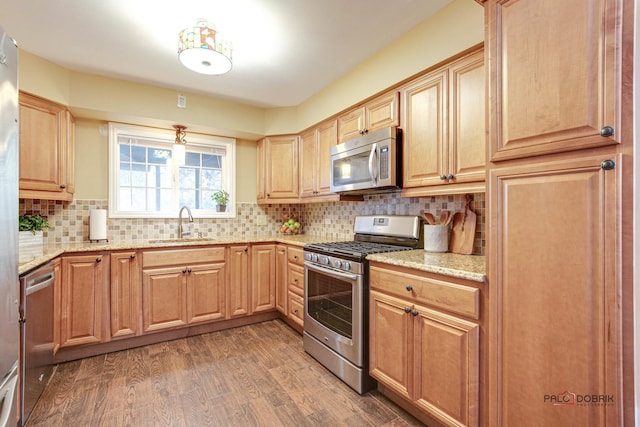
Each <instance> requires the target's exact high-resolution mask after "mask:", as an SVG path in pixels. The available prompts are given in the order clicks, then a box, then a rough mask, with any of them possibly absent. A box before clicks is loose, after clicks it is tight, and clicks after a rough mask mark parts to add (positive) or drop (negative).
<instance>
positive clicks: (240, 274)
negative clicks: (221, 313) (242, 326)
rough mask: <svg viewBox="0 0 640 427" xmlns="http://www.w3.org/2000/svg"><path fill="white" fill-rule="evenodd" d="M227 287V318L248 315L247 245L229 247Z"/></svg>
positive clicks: (248, 278) (248, 276)
mask: <svg viewBox="0 0 640 427" xmlns="http://www.w3.org/2000/svg"><path fill="white" fill-rule="evenodd" d="M228 260H229V286H228V288H227V313H228V316H229V317H239V316H246V315H247V314H249V285H250V281H249V280H250V275H249V245H240V246H230V247H229V257H228Z"/></svg>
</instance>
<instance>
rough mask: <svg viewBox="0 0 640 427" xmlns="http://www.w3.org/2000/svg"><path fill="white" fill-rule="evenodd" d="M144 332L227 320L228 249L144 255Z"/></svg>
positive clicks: (198, 249) (181, 250) (202, 249)
mask: <svg viewBox="0 0 640 427" xmlns="http://www.w3.org/2000/svg"><path fill="white" fill-rule="evenodd" d="M142 256H143V261H142V268H143V269H142V317H143V322H142V324H143V331H144V332H145V333H146V332H153V331H158V330H164V329H169V328H175V327H180V326H184V325H187V324H194V323H199V322H205V321H213V320H218V319H223V318H224V317H225V307H226V306H225V301H226V300H225V288H226V272H225V248H224V247H207V248H196V249H169V250H160V251H145V252H143V254H142Z"/></svg>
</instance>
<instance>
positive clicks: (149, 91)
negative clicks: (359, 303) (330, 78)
mask: <svg viewBox="0 0 640 427" xmlns="http://www.w3.org/2000/svg"><path fill="white" fill-rule="evenodd" d="M485 7H487V6H485ZM492 10H493V9H492ZM485 12H486V10H483V8H482V7H481V6H480V5H478V4H477V3H475V2H473V1H454V2H452V3H451V4H449V5H448V6H447V7H445V8H444V9H442V10H441V11H440V12H439V14H438V15H437V16H436V17H434V18H433V19H432V20H429V21H428V22H425V23H424V24H423V25H421V26H420V27H419V28H418V30H416V31H415V32H411V33H410V34H408V35H407V36H405V38H404V39H402V40H399V41H397V42H396V43H397V44H396V45H392V46H390V47H389V48H388V49H385V50H384V51H382V52H380V53H379V54H377V55H376V56H374V57H373V58H372V59H371V60H370V62H369V63H368V64H367V65H369V66H368V67H363V69H362V70H358V69H356V70H354V71H353V72H352V73H349V74H348V75H346V76H345V77H343V78H342V79H340V80H339V81H337V82H336V83H335V84H333V85H330V86H329V87H327V88H325V89H324V90H323V91H321V92H319V93H318V94H317V95H315V96H313V97H312V98H311V99H310V100H309V101H305V102H303V103H302V104H300V105H299V106H298V107H296V108H292V109H275V110H268V111H267V112H266V114H265V113H264V110H262V109H260V108H253V107H248V106H246V105H233V107H234V108H233V109H234V111H237V110H241V113H240V114H239V115H238V116H236V115H231V113H230V110H231V109H230V108H225V107H228V106H229V104H225V103H224V102H222V101H220V102H219V101H217V100H208V99H206V98H204V97H199V96H198V95H189V97H188V98H189V105H190V106H191V105H194V104H195V105H201V104H203V105H204V106H205V107H206V108H210V114H208V115H207V118H206V119H200V118H193V117H188V116H186V115H187V114H188V110H189V109H187V110H186V111H182V110H176V109H175V107H173V106H174V105H175V101H174V100H175V96H176V92H175V91H173V90H165V89H158V88H155V87H150V86H145V85H142V84H137V83H131V82H122V81H115V80H111V79H107V78H103V77H98V76H95V75H86V74H82V73H77V72H70V71H68V70H65V69H63V68H61V67H58V66H55V65H54V64H52V63H50V62H47V61H44V60H42V59H41V58H38V57H37V56H34V55H29V54H25V55H22V56H21V58H20V60H21V70H20V73H21V74H20V85H21V88H22V89H24V90H27V91H30V92H33V93H36V94H38V95H39V96H42V97H43V98H47V99H51V100H53V101H56V102H59V103H61V104H63V105H69V107H70V110H71V111H72V113H73V115H74V117H75V120H76V126H75V139H76V146H75V149H76V156H75V159H76V167H75V172H76V176H75V179H76V189H75V194H74V197H73V201H71V202H70V203H59V202H48V201H43V200H42V199H36V200H33V201H31V200H30V199H23V201H22V202H21V203H22V205H21V207H20V211H21V212H24V211H29V212H38V211H39V212H43V213H46V214H47V216H48V217H49V218H50V219H51V220H52V223H53V224H54V225H53V227H52V228H51V230H50V231H49V232H48V236H47V239H53V241H49V242H47V244H51V243H53V244H58V245H62V246H64V245H69V244H78V243H79V242H81V241H85V240H86V239H87V237H88V234H89V233H88V211H89V210H90V209H91V208H92V207H97V208H105V207H107V199H108V197H107V193H108V190H107V189H108V183H107V182H108V173H109V172H108V164H107V162H106V161H102V162H95V161H94V159H107V158H108V150H107V149H108V145H107V143H106V140H107V138H106V135H102V134H101V133H100V127H101V126H102V125H104V123H105V121H109V120H114V121H118V117H123V116H124V117H129V119H128V120H130V121H133V122H136V123H140V122H146V121H147V120H151V121H153V122H155V123H159V124H161V125H162V126H163V127H166V128H170V127H171V125H172V124H174V123H175V122H176V121H184V122H188V123H194V126H193V127H192V126H190V128H194V131H197V129H198V126H205V122H206V126H210V127H214V128H220V127H223V126H233V127H234V128H235V130H236V131H237V138H238V139H237V144H236V150H237V153H236V154H237V160H238V164H242V165H243V168H242V174H243V176H242V179H240V177H239V178H238V179H237V182H236V185H237V202H236V209H237V214H236V218H235V219H230V220H225V221H224V223H222V221H216V222H215V223H213V224H212V223H211V222H210V221H207V220H202V219H198V218H196V219H195V224H194V226H193V227H194V229H195V230H196V231H197V232H201V233H202V234H203V236H213V235H215V236H223V237H225V238H226V237H228V236H230V235H234V234H235V233H236V232H237V231H236V230H238V229H239V228H241V229H246V228H250V231H247V232H246V234H245V236H250V235H252V234H256V233H265V232H268V231H269V230H274V229H277V227H278V226H279V224H280V222H281V221H282V216H283V215H284V214H288V212H289V209H293V210H295V211H296V212H297V213H298V214H299V215H300V217H301V218H302V223H303V227H304V229H305V233H306V234H305V235H306V236H312V235H327V237H329V238H330V239H331V240H342V239H349V238H351V237H352V235H353V229H352V225H353V224H352V221H353V217H354V216H355V215H356V214H357V215H361V214H365V215H366V214H369V215H379V214H395V215H405V214H406V215H415V214H420V213H421V212H422V211H432V212H437V211H439V210H442V209H451V210H455V211H459V210H461V209H462V208H463V206H464V203H465V199H464V194H457V195H452V196H449V195H448V194H447V193H446V192H444V193H442V195H435V196H428V197H411V196H410V197H402V196H401V195H400V194H397V193H392V194H386V195H375V196H365V200H364V201H362V202H357V201H343V202H320V203H310V204H306V203H294V204H293V205H289V204H286V205H285V204H276V203H273V204H266V205H265V204H259V203H256V199H255V196H256V194H257V193H258V191H256V182H257V181H258V176H257V172H256V173H254V172H253V171H254V170H256V171H258V170H259V165H258V164H257V156H256V147H255V142H254V141H255V140H256V139H257V138H259V137H261V136H264V135H281V134H291V133H292V132H294V133H295V132H299V131H300V130H301V129H306V128H308V127H309V126H312V125H314V124H315V123H318V122H319V121H322V120H324V119H325V118H327V117H330V116H332V115H334V114H336V113H337V112H338V111H343V110H345V109H348V107H349V106H352V105H357V104H359V103H360V102H361V101H362V100H366V99H369V98H371V97H372V96H373V95H375V94H377V93H379V92H381V91H384V90H385V89H386V88H388V87H391V86H393V85H394V84H396V83H397V82H401V81H404V80H405V79H407V78H409V77H411V76H413V75H415V74H417V73H419V72H421V71H422V70H425V69H429V68H431V67H433V66H434V65H435V64H440V63H441V62H443V61H446V60H447V59H449V58H451V57H454V56H455V55H457V54H459V52H464V51H465V50H468V49H471V48H473V47H474V46H477V45H478V44H479V43H482V41H483V40H484V31H485V28H484V21H483V19H484V13H485ZM472 29H473V31H472ZM433 39H437V40H447V43H446V44H444V43H443V44H439V45H438V49H433V50H431V49H429V50H428V51H426V50H425V51H424V55H417V56H419V57H420V58H419V61H421V62H420V63H419V64H414V63H413V60H415V58H407V55H406V54H402V52H407V51H410V52H414V51H421V52H422V49H420V48H419V46H421V45H422V44H425V43H429V40H433ZM485 43H489V40H486V41H485ZM486 48H487V47H486V45H485V49H486ZM389 61H393V63H394V64H406V66H398V67H394V71H393V72H395V73H398V75H389V73H388V70H387V69H386V67H384V64H385V63H388V62H389ZM376 64H379V68H380V71H379V72H377V71H376V67H375V65H376ZM365 68H366V71H365ZM372 70H373V72H372ZM393 72H392V73H393ZM364 73H366V75H367V79H363V78H362V77H363V75H364ZM363 80H366V81H367V85H366V87H363V85H362V84H359V83H358V82H359V81H363ZM344 87H349V88H350V90H349V91H345V90H344ZM145 99H153V100H156V99H167V100H168V101H167V104H168V105H171V107H172V108H167V110H166V111H163V110H161V111H157V108H158V107H157V105H156V104H157V103H154V104H148V103H147V102H145V101H144V100H145ZM103 100H109V102H111V103H114V104H115V106H109V107H105V105H103V104H102V102H104V101H103ZM221 104H222V105H221ZM327 104H328V105H327ZM105 110H106V111H111V113H107V114H104V115H103V116H101V117H98V116H96V113H95V112H96V111H105ZM264 117H267V119H266V120H265V119H264ZM251 119H255V122H251ZM121 120H122V119H121ZM199 120H201V121H199ZM292 123H293V124H294V125H292ZM188 131H189V130H188ZM627 132H630V131H627ZM490 135H491V133H490ZM622 135H623V136H624V137H625V138H628V135H629V134H628V133H625V134H622ZM187 139H188V138H187ZM630 140H632V139H630ZM621 145H625V144H621ZM626 145H628V144H626ZM626 145H625V146H626ZM586 147H587V149H589V148H588V147H589V146H588V145H587V146H586ZM529 150H530V149H529ZM498 151H499V150H498ZM525 151H526V147H525ZM600 151H603V150H600ZM503 152H504V151H503ZM503 152H501V153H503ZM498 154H499V155H498V156H497V157H500V155H503V154H500V153H498ZM560 156H562V155H560ZM515 162H516V164H517V161H515ZM623 164H624V163H623ZM626 167H630V166H629V165H626ZM497 172H500V170H497ZM445 191H446V190H445ZM627 191H628V190H627ZM472 194H473V198H474V202H473V207H474V210H475V211H476V213H478V215H479V221H478V230H479V234H480V235H479V236H478V238H477V239H476V240H477V243H476V244H475V246H474V253H475V254H481V255H487V257H490V256H497V255H492V254H493V253H492V252H490V248H491V243H490V241H489V240H490V238H495V237H493V235H492V234H490V233H489V232H488V231H487V230H486V227H490V221H498V220H499V219H500V218H495V219H494V218H493V217H490V216H488V215H485V213H484V210H483V209H486V208H488V206H486V207H485V206H484V203H485V194H484V192H483V191H477V192H472ZM625 194H627V193H625ZM486 200H487V203H489V201H492V202H496V201H495V199H491V198H490V197H486ZM495 209H496V208H494V212H497V211H495ZM625 215H628V214H625ZM628 221H629V219H628V218H626V217H624V218H623V224H627V223H628ZM492 224H494V225H493V226H494V227H495V226H497V224H498V223H497V222H493V223H492ZM109 227H110V232H111V234H110V235H109V239H110V243H116V244H120V243H122V242H126V241H128V240H130V239H131V238H132V234H135V237H136V238H137V239H141V240H144V241H148V240H151V239H154V238H155V239H172V238H175V237H176V236H175V235H173V234H172V233H175V221H173V220H170V221H164V220H157V219H152V220H149V221H145V223H141V222H140V221H138V220H132V219H110V223H109ZM131 230H134V232H133V233H132V232H131ZM327 230H328V233H327ZM245 236H243V237H245ZM547 238H548V239H551V237H547ZM488 241H489V242H488ZM550 241H555V240H550ZM625 242H626V241H625ZM497 244H498V242H497V241H493V245H494V247H495V245H497ZM623 244H624V245H625V250H627V251H628V252H627V253H628V254H630V253H632V252H633V251H632V250H631V251H629V250H630V247H629V246H628V245H629V243H623ZM485 245H486V246H485ZM487 246H488V247H487ZM629 256H630V255H625V258H624V260H628V258H626V257H629ZM490 259H493V260H494V261H495V262H496V263H497V258H489V259H488V261H489V260H490ZM495 265H497V264H495ZM623 265H625V266H626V265H627V261H624V262H623ZM624 268H625V269H624V270H622V272H620V274H621V275H623V276H624V278H623V279H618V280H620V281H622V283H623V284H624V287H623V288H622V291H621V292H622V293H623V294H624V295H625V298H623V301H625V304H626V306H625V308H624V311H623V315H622V316H623V318H622V320H621V323H623V326H622V327H621V329H619V330H618V333H620V334H623V335H625V336H626V335H627V334H631V338H629V337H627V338H625V339H624V342H629V343H631V342H633V341H634V339H633V337H634V336H636V335H635V334H634V333H633V331H634V330H635V329H634V328H633V323H632V322H631V320H630V318H629V316H630V315H629V313H630V312H629V310H628V309H629V307H628V305H629V304H633V297H632V296H633V295H634V293H633V285H632V284H631V283H632V280H631V279H630V277H632V276H628V274H629V273H628V271H627V270H626V268H628V267H624ZM487 273H488V274H487V277H488V279H487V283H488V286H487V287H488V289H491V283H492V278H493V279H495V280H497V278H498V276H499V275H498V273H497V270H496V267H495V266H494V264H492V263H490V262H488V263H487ZM510 274H513V273H510ZM484 297H485V298H486V296H484ZM501 298H502V297H501ZM497 301H498V300H497V299H492V300H488V301H484V300H483V302H482V304H481V307H482V310H487V313H485V314H489V315H490V316H497V314H496V313H497V308H496V306H495V304H497ZM511 304H513V302H511ZM491 318H492V319H494V321H493V323H487V324H486V329H485V328H483V329H482V331H483V332H482V333H481V336H480V337H479V340H480V342H481V343H484V342H486V341H484V340H485V339H486V337H487V336H492V337H495V336H496V335H495V334H497V333H498V331H497V329H496V328H497V327H498V326H497V325H498V323H497V320H496V319H495V318H494V317H491ZM485 334H486V335H485ZM509 337H510V338H512V335H509ZM619 339H620V338H619ZM483 345H484V344H481V347H482V346H483ZM519 345H521V347H518V348H524V347H523V346H524V345H523V344H519ZM487 350H489V351H490V352H493V353H489V354H493V356H494V357H492V358H491V360H497V359H498V358H496V357H495V356H496V353H495V352H497V351H501V350H498V349H497V348H496V347H493V346H490V347H489V348H488V349H487V348H484V347H482V348H481V350H480V351H481V354H484V353H483V352H484V351H487ZM603 351H604V350H603ZM606 351H609V352H610V351H612V350H611V349H610V348H608V349H607V350H606ZM633 351H634V350H633V348H629V346H627V347H625V350H624V352H620V353H619V356H618V357H619V358H620V359H621V360H623V362H620V366H623V365H624V371H625V378H635V377H637V373H636V374H634V372H636V371H637V369H635V368H634V366H633V364H634V362H633V360H634V359H633V354H634V353H633ZM510 357H514V356H510ZM612 357H616V356H613V355H612ZM483 363H488V362H483ZM483 363H480V366H481V367H482V368H481V372H480V373H479V375H480V378H481V380H480V386H479V387H480V389H481V390H480V407H481V409H480V411H479V424H481V425H491V424H492V423H490V421H489V420H494V421H495V420H496V419H498V418H499V416H504V417H507V418H505V419H508V417H509V416H510V414H511V413H509V412H506V411H507V406H506V405H505V406H504V407H499V406H498V405H499V404H498V401H500V400H499V399H498V398H497V397H495V396H497V394H498V393H505V391H503V390H498V388H499V387H498V386H497V385H496V384H497V382H496V381H497V380H495V379H494V376H495V377H496V378H497V375H498V372H499V370H500V367H496V366H495V365H489V364H488V365H484V364H483ZM589 363H593V364H592V365H589V369H594V370H597V366H599V365H598V364H597V363H594V362H589ZM616 369H617V368H616ZM509 373H510V374H513V372H512V371H509ZM590 373H591V372H590ZM612 375H613V378H616V375H615V374H612ZM514 378H515V379H516V380H518V378H519V377H518V376H517V375H514ZM483 379H484V381H483ZM603 381H604V380H603ZM606 381H607V384H609V385H607V390H609V387H610V386H611V384H612V383H611V381H613V383H615V380H611V379H610V378H609V377H608V376H606ZM514 384H516V385H517V383H514ZM617 384H618V385H615V384H614V386H613V388H614V390H615V392H612V393H610V394H614V395H616V396H617V398H618V399H620V400H621V401H622V400H624V405H623V404H622V403H621V402H620V403H619V405H618V406H616V408H617V409H616V411H618V412H619V413H620V414H621V413H622V412H623V411H622V408H623V407H624V408H625V410H624V415H615V414H614V415H608V416H609V417H614V418H615V417H618V418H615V419H617V420H619V421H618V423H619V424H622V421H620V420H622V419H624V420H625V422H626V423H627V424H629V425H631V423H632V421H630V420H632V419H633V417H635V415H634V414H633V410H632V409H631V408H633V407H634V406H637V405H634V404H633V402H634V399H635V398H634V393H633V391H632V390H633V381H631V382H630V381H629V380H625V381H624V384H622V383H621V381H620V382H619V383H617ZM509 386H510V387H511V386H515V385H512V384H511V383H509ZM505 387H506V385H505ZM554 387H555V386H554ZM558 387H560V386H558ZM564 387H565V388H566V389H571V388H573V387H574V386H573V384H571V383H570V384H566V385H565V386H564ZM505 390H506V389H505ZM510 390H511V389H510ZM599 390H600V389H599ZM623 390H624V393H623V392H622V391H623ZM561 391H562V390H560V389H557V390H556V389H555V388H554V389H552V390H545V393H542V392H540V393H539V395H540V399H542V395H543V394H549V393H559V392H561ZM577 392H578V393H581V392H584V390H582V391H581V390H578V391H577ZM494 393H495V394H494ZM487 396H494V397H493V398H488V397H487ZM501 396H502V399H504V398H505V397H504V394H501ZM535 398H536V399H537V398H538V395H535ZM542 408H545V407H544V406H542ZM553 409H557V408H553ZM509 410H513V409H511V408H510V407H509ZM589 410H592V409H589ZM499 411H505V412H504V414H502V413H500V414H502V415H500V414H499ZM585 411H586V410H585ZM616 411H612V412H616ZM513 416H514V417H516V416H518V415H517V414H514V415H513ZM622 417H624V418H622ZM608 423H609V424H610V425H615V423H612V421H608ZM493 424H498V422H495V423H493ZM609 424H606V425H609ZM603 425H604V424H603Z"/></svg>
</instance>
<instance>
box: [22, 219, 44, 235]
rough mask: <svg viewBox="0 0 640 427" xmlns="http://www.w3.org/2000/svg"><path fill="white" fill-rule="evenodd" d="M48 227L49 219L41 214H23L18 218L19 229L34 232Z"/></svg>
mask: <svg viewBox="0 0 640 427" xmlns="http://www.w3.org/2000/svg"><path fill="white" fill-rule="evenodd" d="M45 228H49V221H47V219H46V218H43V217H42V216H41V215H38V214H36V215H29V214H24V215H21V216H20V217H19V218H18V229H19V230H20V231H30V232H31V233H32V234H36V231H42V230H44V229H45Z"/></svg>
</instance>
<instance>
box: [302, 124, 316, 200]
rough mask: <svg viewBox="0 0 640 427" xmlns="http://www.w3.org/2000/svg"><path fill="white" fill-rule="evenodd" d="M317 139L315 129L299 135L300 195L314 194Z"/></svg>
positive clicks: (308, 195)
mask: <svg viewBox="0 0 640 427" xmlns="http://www.w3.org/2000/svg"><path fill="white" fill-rule="evenodd" d="M317 156H318V139H317V131H316V129H312V130H310V131H308V132H305V133H303V134H302V135H300V197H301V198H303V197H313V196H315V195H316V189H317V188H316V175H317V170H316V169H317V164H318V159H317Z"/></svg>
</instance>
